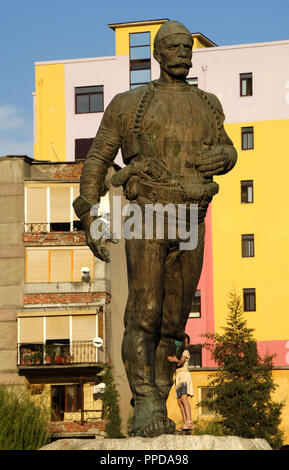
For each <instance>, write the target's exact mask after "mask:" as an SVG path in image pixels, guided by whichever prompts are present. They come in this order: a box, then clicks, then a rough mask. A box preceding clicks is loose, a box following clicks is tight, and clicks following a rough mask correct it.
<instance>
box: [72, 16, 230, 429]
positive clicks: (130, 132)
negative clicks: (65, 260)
mask: <svg viewBox="0 0 289 470" xmlns="http://www.w3.org/2000/svg"><path fill="white" fill-rule="evenodd" d="M192 45H193V39H192V35H191V34H190V32H189V31H188V29H187V28H186V27H185V26H184V25H182V24H181V23H179V22H177V21H168V22H166V23H164V24H163V25H162V26H161V28H160V29H159V31H158V33H157V34H156V37H155V41H154V52H153V54H154V58H155V59H156V60H157V62H158V63H159V64H160V78H159V79H158V80H155V81H152V82H150V83H149V84H146V85H144V86H140V87H138V88H135V89H133V90H130V91H127V92H124V93H120V94H118V95H116V96H115V97H114V98H113V100H112V101H111V103H110V104H109V105H108V107H107V108H106V111H105V113H104V116H103V119H102V122H101V125H100V127H99V130H98V132H97V134H96V137H95V139H94V142H93V144H92V147H91V149H90V151H89V153H88V155H87V158H86V160H85V162H84V165H83V170H82V175H81V180H80V196H79V197H78V198H77V199H76V200H75V201H74V208H75V212H76V213H77V215H78V216H79V217H80V218H81V221H82V223H83V226H84V228H85V232H86V239H87V244H88V246H89V247H90V249H91V250H92V251H93V253H94V255H95V256H96V257H98V258H99V259H101V260H103V261H106V262H108V261H109V253H108V250H107V249H106V248H105V247H104V246H103V244H102V243H101V240H95V239H93V238H92V236H91V233H90V228H91V224H92V222H93V220H94V217H92V216H91V215H90V209H91V207H92V206H93V205H95V204H97V203H98V202H99V201H100V197H101V195H102V194H103V192H104V181H105V177H106V175H107V172H108V168H109V167H110V166H111V165H112V163H113V161H114V158H115V156H116V154H117V152H118V150H119V148H121V151H122V156H123V161H124V163H125V164H126V166H125V167H124V168H123V169H121V170H120V171H118V172H116V173H115V174H114V175H113V177H112V184H113V185H115V186H120V185H122V186H123V188H124V194H125V196H126V198H127V199H129V200H130V201H134V202H135V203H137V204H139V205H140V206H141V207H142V208H144V206H145V205H146V204H155V203H160V204H164V205H165V204H168V203H172V204H174V205H176V206H177V205H178V204H186V205H189V204H198V244H197V247H196V248H195V249H194V250H180V248H179V241H180V240H179V238H178V236H177V235H176V239H168V238H164V239H163V240H160V239H157V238H153V239H145V238H142V239H137V238H133V239H130V240H126V248H125V249H126V257H127V270H128V300H127V305H126V310H125V317H124V323H125V333H124V338H123V344H122V358H123V362H124V366H125V369H126V372H127V377H128V381H129V384H130V388H131V391H132V394H133V398H134V416H133V425H132V432H133V435H135V436H143V437H146V436H157V435H160V434H171V433H174V431H175V425H174V422H173V421H172V420H170V419H169V418H168V417H167V410H166V400H167V398H168V395H169V391H170V388H171V386H172V383H173V375H174V372H175V367H176V364H175V363H171V362H169V361H168V356H173V355H175V354H177V349H178V347H179V345H180V344H181V342H182V341H183V339H184V330H185V326H186V322H187V318H188V315H189V313H190V309H191V304H192V298H193V296H194V295H195V291H196V288H197V284H198V281H199V277H200V274H201V269H202V263H203V250H204V230H205V227H204V218H205V215H206V211H207V207H208V204H209V203H210V202H211V200H212V197H213V196H214V194H216V193H217V192H218V185H217V183H215V182H214V181H213V175H222V174H225V173H227V172H228V171H230V170H231V169H232V168H233V166H234V165H235V163H236V160H237V153H236V150H235V149H234V147H233V144H232V142H231V140H230V138H229V137H228V135H227V134H226V132H225V130H224V127H223V122H224V114H223V111H222V106H221V104H220V102H219V100H218V98H217V97H216V96H215V95H213V94H211V93H207V92H204V91H202V90H200V89H199V88H197V87H193V86H191V85H190V84H189V83H187V82H186V76H187V74H188V72H189V69H190V67H191V66H192V64H191V58H192Z"/></svg>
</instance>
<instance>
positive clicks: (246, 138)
mask: <svg viewBox="0 0 289 470" xmlns="http://www.w3.org/2000/svg"><path fill="white" fill-rule="evenodd" d="M253 148H254V138H253V127H242V150H251V149H253Z"/></svg>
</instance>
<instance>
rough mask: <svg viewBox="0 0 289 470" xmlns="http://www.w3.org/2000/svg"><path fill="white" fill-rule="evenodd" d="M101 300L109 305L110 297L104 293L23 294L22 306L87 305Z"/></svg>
mask: <svg viewBox="0 0 289 470" xmlns="http://www.w3.org/2000/svg"><path fill="white" fill-rule="evenodd" d="M101 299H105V303H110V295H108V294H107V293H106V292H74V293H55V294H52V293H51V294H47V293H44V294H41V293H37V294H24V304H67V303H77V302H80V303H89V302H96V301H98V300H101Z"/></svg>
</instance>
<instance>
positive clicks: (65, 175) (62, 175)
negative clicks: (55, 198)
mask: <svg viewBox="0 0 289 470" xmlns="http://www.w3.org/2000/svg"><path fill="white" fill-rule="evenodd" d="M82 165H83V162H79V163H74V164H70V165H65V166H64V167H62V168H60V169H59V170H58V171H56V173H55V174H54V178H55V179H58V180H67V179H68V180H71V179H76V180H79V178H80V175H81V171H82Z"/></svg>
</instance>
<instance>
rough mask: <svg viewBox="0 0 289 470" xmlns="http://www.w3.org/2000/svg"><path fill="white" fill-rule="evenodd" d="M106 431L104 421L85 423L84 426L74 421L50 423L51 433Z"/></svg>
mask: <svg viewBox="0 0 289 470" xmlns="http://www.w3.org/2000/svg"><path fill="white" fill-rule="evenodd" d="M104 430H105V422H104V421H94V422H93V421H92V422H85V423H83V425H81V424H80V423H75V422H72V421H66V422H65V421H56V422H51V423H49V431H50V432H51V433H81V432H85V433H87V432H91V433H93V432H95V433H96V434H97V433H98V432H99V431H104Z"/></svg>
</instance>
